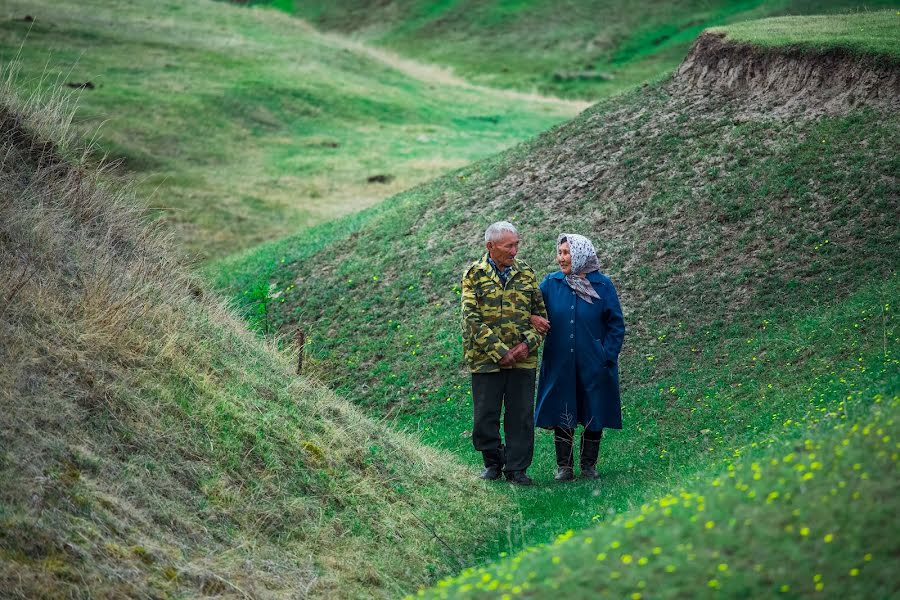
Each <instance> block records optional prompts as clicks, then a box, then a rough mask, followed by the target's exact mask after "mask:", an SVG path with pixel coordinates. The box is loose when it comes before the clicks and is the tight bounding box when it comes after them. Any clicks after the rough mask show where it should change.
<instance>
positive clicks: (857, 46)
mask: <svg viewBox="0 0 900 600" xmlns="http://www.w3.org/2000/svg"><path fill="white" fill-rule="evenodd" d="M898 27H900V11H898V10H884V11H880V12H874V13H869V12H866V13H855V14H849V15H822V16H812V17H802V18H800V17H779V18H772V19H761V20H758V21H750V22H747V23H735V24H733V25H729V26H727V27H716V28H713V29H712V30H711V31H712V32H714V33H724V34H725V37H726V39H728V40H731V41H734V42H744V43H749V44H754V45H756V46H764V47H771V48H779V47H784V46H794V47H798V48H800V49H803V50H815V51H820V52H825V51H829V50H849V51H851V52H854V53H857V54H874V55H879V56H883V57H888V58H890V59H892V60H893V61H894V62H896V61H897V60H898V59H900V45H898V44H897V28H898Z"/></svg>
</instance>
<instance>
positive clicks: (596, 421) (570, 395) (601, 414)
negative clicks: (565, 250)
mask: <svg viewBox="0 0 900 600" xmlns="http://www.w3.org/2000/svg"><path fill="white" fill-rule="evenodd" d="M587 279H588V281H589V282H590V283H591V285H592V286H593V288H594V290H595V291H596V292H597V294H598V295H599V296H600V298H599V299H597V298H593V301H594V302H593V304H588V303H587V302H585V301H584V300H582V299H581V298H579V297H578V296H576V295H575V292H574V291H573V290H572V288H570V287H569V284H568V283H566V276H565V275H564V274H563V273H562V272H561V271H558V272H556V273H551V274H550V275H547V276H546V277H545V278H544V280H543V281H542V282H541V293H542V294H543V295H544V304H546V306H547V313H548V315H549V318H550V332H549V333H548V334H547V339H546V340H545V341H544V358H543V361H542V362H541V375H540V380H539V383H538V394H537V406H536V408H535V413H534V424H535V425H536V426H537V427H544V428H548V429H549V428H552V427H567V428H573V429H574V428H575V426H576V425H577V424H579V423H580V424H581V425H584V426H585V428H586V429H590V430H592V431H597V430H600V429H603V428H606V427H609V428H612V429H621V428H622V407H621V403H620V401H619V352H620V351H621V350H622V341H623V339H624V338H625V320H624V319H623V317H622V307H621V306H620V305H619V297H618V295H617V294H616V288H615V286H613V283H612V281H610V279H609V277H607V276H606V275H604V274H602V273H600V272H599V271H594V272H593V273H588V274H587Z"/></svg>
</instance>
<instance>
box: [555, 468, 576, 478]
mask: <svg viewBox="0 0 900 600" xmlns="http://www.w3.org/2000/svg"><path fill="white" fill-rule="evenodd" d="M553 479H555V480H556V481H572V480H573V479H575V473H574V472H572V467H558V468H557V469H556V477H554V478H553Z"/></svg>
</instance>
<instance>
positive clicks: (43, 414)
mask: <svg viewBox="0 0 900 600" xmlns="http://www.w3.org/2000/svg"><path fill="white" fill-rule="evenodd" d="M68 111H69V108H68V107H67V106H66V105H65V102H64V101H62V100H60V99H59V98H57V101H56V102H55V103H50V104H44V103H37V102H34V101H32V102H30V103H29V102H24V101H22V100H20V99H19V97H18V96H16V95H15V94H14V93H13V92H12V91H11V90H10V88H9V81H8V80H7V85H6V86H5V87H3V88H2V89H0V153H2V155H3V157H4V159H3V161H2V163H0V405H2V407H3V410H2V411H0V590H2V594H0V595H3V596H4V597H6V598H71V597H92V598H124V597H131V598H147V597H154V598H158V597H199V596H217V597H242V598H248V597H252V598H282V597H284V598H296V597H330V598H333V597H335V595H340V596H341V597H365V598H371V597H373V596H374V597H387V596H391V597H396V596H397V595H398V594H401V593H403V592H408V591H411V590H413V589H414V588H415V586H416V585H422V584H426V583H428V582H430V581H432V579H433V577H435V576H436V575H439V574H441V573H450V572H453V571H455V570H456V569H458V568H459V567H460V565H461V564H464V563H466V562H469V561H470V560H471V559H469V558H467V555H468V553H469V552H470V551H471V549H472V546H473V545H474V544H475V543H477V539H476V538H477V534H476V536H475V537H473V535H472V534H473V532H479V531H482V532H489V531H492V530H494V529H496V528H497V527H500V526H501V525H502V522H500V521H499V520H498V509H499V507H501V506H503V505H504V503H506V501H505V500H504V499H503V498H502V497H501V496H499V495H497V494H496V493H494V492H492V491H491V490H489V489H487V488H486V487H485V486H483V485H478V484H477V483H475V482H473V481H472V480H471V478H470V477H469V476H468V473H466V472H464V471H463V470H462V469H461V468H459V467H458V466H457V465H456V464H455V463H454V462H453V461H451V460H448V458H447V457H446V456H445V455H441V454H439V453H437V452H435V451H433V450H430V449H428V448H425V447H422V446H420V445H418V444H416V443H414V442H412V441H411V440H410V439H409V438H407V437H405V436H402V435H399V434H397V433H395V432H393V431H391V430H390V429H388V428H387V427H386V426H385V425H384V424H383V423H379V422H377V421H373V420H371V419H368V418H365V417H363V416H362V415H361V414H360V412H359V411H358V410H356V409H354V408H352V407H351V406H349V405H348V404H347V403H346V402H345V401H344V400H342V399H340V398H338V397H336V396H335V395H334V394H333V393H331V392H330V391H328V390H327V389H325V388H324V387H322V386H321V385H320V384H318V383H317V382H316V381H314V380H312V379H309V378H299V377H296V376H294V375H293V373H292V370H293V368H294V366H293V359H292V357H291V356H289V355H288V354H282V353H281V352H280V351H278V350H276V349H275V348H274V347H273V346H272V345H270V344H266V343H263V342H262V341H261V340H260V339H259V338H258V337H257V336H255V335H253V334H251V333H249V332H248V331H247V330H246V328H245V327H244V326H243V325H242V324H241V323H239V322H238V321H237V320H236V319H235V318H234V316H233V315H232V314H231V313H229V312H228V311H226V310H224V309H223V308H222V306H221V301H220V300H219V299H218V298H216V297H215V296H211V295H209V294H208V293H207V292H206V291H205V290H204V289H203V286H202V285H201V284H200V282H198V281H197V280H196V279H195V278H194V277H193V276H191V275H189V274H188V273H187V272H186V271H185V270H184V269H183V268H182V267H181V266H180V265H179V264H177V262H176V261H174V260H173V258H172V255H171V253H170V252H169V251H168V249H167V247H168V246H169V245H170V244H171V240H170V239H169V238H168V237H163V236H161V235H160V234H159V233H158V232H155V231H153V230H149V229H147V228H146V226H145V225H144V224H143V223H142V219H141V212H140V211H139V210H138V209H137V208H135V205H136V204H137V201H136V200H135V198H134V197H133V196H132V195H131V194H130V193H129V192H127V191H123V190H122V189H120V187H119V186H118V185H117V184H116V183H115V182H114V181H110V180H109V179H108V178H107V177H106V176H105V174H103V173H98V172H96V171H95V170H93V169H92V168H91V167H90V165H89V162H87V161H86V159H85V152H83V151H82V150H81V149H80V142H79V141H78V140H77V138H76V137H72V136H71V135H68V136H67V135H66V132H65V130H64V127H63V125H62V123H61V120H60V115H62V116H63V117H64V116H65V115H67V114H69V113H68ZM472 501H476V502H478V503H479V504H481V505H482V509H481V510H479V511H470V510H468V508H469V506H470V503H471V502H472ZM448 547H452V548H453V549H454V552H455V553H450V552H448V551H447V548H448Z"/></svg>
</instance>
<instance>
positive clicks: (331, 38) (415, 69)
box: [296, 18, 593, 116]
mask: <svg viewBox="0 0 900 600" xmlns="http://www.w3.org/2000/svg"><path fill="white" fill-rule="evenodd" d="M296 19H297V21H299V22H300V23H302V24H303V26H305V27H307V28H308V29H309V31H310V32H313V33H315V35H317V36H319V37H320V38H321V39H322V40H323V41H326V42H327V43H329V44H330V45H332V46H334V47H337V48H342V49H345V50H349V51H351V52H354V53H357V54H362V55H364V56H367V57H368V58H371V59H372V60H375V61H378V62H380V63H382V64H384V65H387V66H388V67H390V68H392V69H395V70H397V71H399V72H401V73H403V74H404V75H406V76H408V77H412V78H414V79H418V80H419V81H423V82H426V83H434V84H439V85H449V86H455V87H460V88H464V89H468V90H474V91H478V92H481V93H483V94H485V95H492V96H499V97H504V98H507V99H509V100H510V101H513V102H531V103H535V104H547V105H550V106H554V107H555V108H557V109H558V110H560V111H565V112H568V113H571V114H572V115H573V116H574V115H577V114H578V113H580V112H581V111H583V110H584V109H586V108H587V107H589V106H590V105H591V104H593V103H592V102H588V101H585V100H568V99H565V98H557V97H555V96H545V95H542V94H538V93H531V92H519V91H516V90H509V89H502V88H493V87H489V86H485V85H477V84H474V83H471V82H470V81H467V80H465V79H463V78H462V77H460V76H458V75H456V74H455V73H454V72H453V70H452V69H451V68H449V67H443V66H440V65H434V64H429V63H422V62H418V61H415V60H412V59H409V58H406V57H404V56H400V55H399V54H396V53H394V52H391V51H390V50H385V49H384V48H377V47H375V46H371V45H368V44H365V43H363V42H361V41H359V40H354V39H352V38H349V37H347V36H344V35H340V34H337V33H331V32H326V31H321V30H319V29H317V28H316V27H314V26H313V25H312V24H310V23H309V22H308V21H305V20H304V19H300V18H296Z"/></svg>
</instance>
